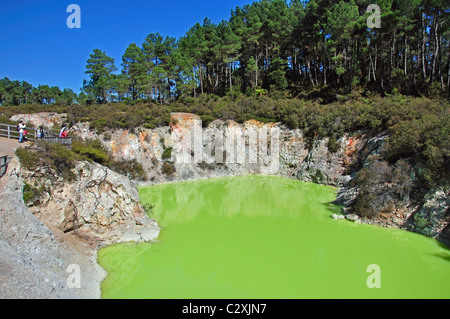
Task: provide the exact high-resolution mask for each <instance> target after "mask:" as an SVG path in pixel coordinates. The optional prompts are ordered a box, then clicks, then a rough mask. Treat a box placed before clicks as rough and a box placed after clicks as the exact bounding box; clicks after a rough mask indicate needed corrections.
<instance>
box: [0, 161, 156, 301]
mask: <svg viewBox="0 0 450 319" xmlns="http://www.w3.org/2000/svg"><path fill="white" fill-rule="evenodd" d="M74 173H75V176H76V178H75V179H74V180H72V181H70V182H68V181H65V180H63V179H62V178H61V177H59V176H58V175H57V174H56V172H55V171H53V170H52V169H50V168H46V167H39V168H37V169H36V170H33V171H30V170H27V169H25V168H23V167H21V166H20V163H19V162H18V159H16V158H14V159H13V161H12V162H11V163H10V165H9V167H8V173H7V175H5V176H4V177H2V179H1V180H0V188H1V191H0V192H1V193H2V198H4V199H6V200H3V199H2V202H1V204H0V252H1V253H0V269H1V275H2V281H1V282H0V298H52V299H53V298H55V299H59V298H100V296H101V292H100V283H101V281H102V280H103V279H104V276H105V272H104V271H103V269H102V268H101V267H100V266H99V265H98V264H97V261H96V260H97V250H98V248H100V247H103V246H106V245H112V244H116V243H122V242H140V241H153V240H155V239H157V237H158V235H159V227H158V225H157V223H156V222H155V221H154V220H151V219H150V218H149V217H148V216H147V214H146V213H145V211H144V208H143V207H142V205H141V204H140V201H139V194H138V192H137V189H136V187H135V186H134V185H133V184H132V183H131V182H130V181H129V180H128V178H126V177H125V176H122V175H120V174H117V173H116V172H113V171H111V170H109V169H107V168H105V167H103V166H101V165H98V164H95V163H89V162H79V163H78V164H77V165H76V167H75V168H74ZM24 183H26V184H27V185H29V186H30V187H33V188H34V189H38V190H39V192H40V193H41V194H40V195H39V196H38V197H36V198H30V200H29V201H28V202H27V203H26V204H25V203H24V199H23V195H22V190H23V188H24ZM71 267H72V268H71ZM73 267H75V268H73ZM73 269H75V270H78V273H79V286H75V285H72V286H71V284H70V280H71V277H70V275H71V272H72V271H74V270H73Z"/></svg>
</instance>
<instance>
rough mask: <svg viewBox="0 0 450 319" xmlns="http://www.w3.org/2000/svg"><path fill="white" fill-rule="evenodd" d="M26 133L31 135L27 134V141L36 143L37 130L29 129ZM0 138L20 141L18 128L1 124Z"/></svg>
mask: <svg viewBox="0 0 450 319" xmlns="http://www.w3.org/2000/svg"><path fill="white" fill-rule="evenodd" d="M26 131H27V132H28V133H29V134H27V139H28V140H30V141H34V140H35V139H36V137H37V130H36V129H34V128H32V127H31V128H28V127H27V128H26ZM0 137H6V138H9V139H15V140H18V139H19V137H20V133H19V131H18V130H17V126H15V125H9V124H1V123H0Z"/></svg>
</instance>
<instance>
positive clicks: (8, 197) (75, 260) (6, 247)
mask: <svg viewBox="0 0 450 319" xmlns="http://www.w3.org/2000/svg"><path fill="white" fill-rule="evenodd" d="M20 172H21V169H20V163H19V162H18V160H17V159H13V160H12V162H11V163H10V165H9V167H8V172H7V175H5V176H3V177H2V178H1V179H0V193H1V194H2V201H1V204H0V270H1V272H0V273H1V276H2V277H1V279H0V298H2V299H9V298H14V299H16V298H20V299H22V298H25V299H29V298H37V299H41V298H45V299H47V298H51V299H60V298H99V297H100V283H101V281H102V280H103V278H104V276H105V272H104V271H103V269H101V267H100V266H98V265H97V263H96V256H95V253H94V250H93V249H92V247H91V246H90V245H89V244H88V243H86V242H84V241H79V240H73V238H70V237H67V236H65V235H64V234H63V233H61V232H58V231H52V230H50V229H49V228H48V227H47V226H46V225H45V224H44V222H42V221H41V220H40V219H38V218H37V217H36V216H34V215H33V214H32V213H31V212H30V211H29V210H28V207H27V206H26V205H25V203H24V202H23V198H22V189H23V182H22V179H21V177H20V176H21V174H20ZM70 265H77V266H78V267H79V269H80V273H79V274H80V283H81V285H80V286H79V288H77V287H75V286H73V288H71V287H69V285H68V279H69V275H70V274H69V273H68V272H67V270H68V269H69V266H70Z"/></svg>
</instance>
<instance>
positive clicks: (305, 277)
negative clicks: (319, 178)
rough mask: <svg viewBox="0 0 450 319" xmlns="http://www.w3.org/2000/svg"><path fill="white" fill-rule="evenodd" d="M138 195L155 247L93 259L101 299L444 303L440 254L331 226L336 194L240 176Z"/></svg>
mask: <svg viewBox="0 0 450 319" xmlns="http://www.w3.org/2000/svg"><path fill="white" fill-rule="evenodd" d="M139 192H140V195H141V201H142V202H143V203H152V204H153V205H154V208H153V213H152V214H153V215H152V216H151V217H152V218H154V219H155V220H156V221H157V222H158V223H159V225H160V226H161V227H162V230H161V234H160V237H159V242H158V243H151V244H148V243H147V244H122V245H116V246H111V247H107V248H104V249H102V250H100V251H99V255H98V258H99V263H100V264H101V266H102V267H103V268H104V269H105V270H106V271H107V272H108V276H107V278H106V279H105V281H104V282H103V284H102V294H103V298H148V299H191V298H192V299H194V298H195V299H224V298H227V299H228V298H230V299H237V298H238V299H241V298H244V299H279V298H283V299H298V298H339V299H340V298H446V299H447V298H450V250H449V249H448V248H447V247H445V246H443V245H442V244H440V243H438V242H437V241H436V240H433V239H430V238H427V237H424V236H421V235H418V234H415V233H411V232H406V231H401V230H396V229H384V228H381V227H376V226H370V225H363V224H355V223H352V222H349V221H346V220H334V219H332V218H330V215H331V214H332V213H334V212H337V211H339V209H338V208H337V207H335V206H333V205H330V204H328V203H330V202H331V201H333V200H334V198H335V196H336V190H335V189H333V188H330V187H324V186H319V185H315V184H311V183H303V182H299V181H294V180H290V179H286V178H282V177H263V176H244V177H230V178H219V179H213V180H202V181H195V182H183V183H173V184H165V185H157V186H150V187H142V188H140V189H139ZM369 265H378V266H379V270H377V271H375V272H372V271H369V272H368V267H369ZM369 277H370V279H369V282H372V283H379V285H380V288H369V287H368V284H367V282H368V278H369Z"/></svg>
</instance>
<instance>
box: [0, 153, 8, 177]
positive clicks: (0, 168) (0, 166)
mask: <svg viewBox="0 0 450 319" xmlns="http://www.w3.org/2000/svg"><path fill="white" fill-rule="evenodd" d="M7 169H8V155H5V156H2V157H0V177H2V176H3V175H5V173H6V170H7Z"/></svg>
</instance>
